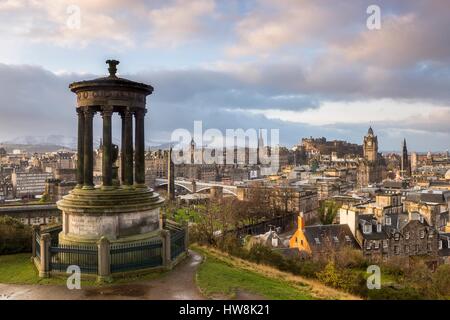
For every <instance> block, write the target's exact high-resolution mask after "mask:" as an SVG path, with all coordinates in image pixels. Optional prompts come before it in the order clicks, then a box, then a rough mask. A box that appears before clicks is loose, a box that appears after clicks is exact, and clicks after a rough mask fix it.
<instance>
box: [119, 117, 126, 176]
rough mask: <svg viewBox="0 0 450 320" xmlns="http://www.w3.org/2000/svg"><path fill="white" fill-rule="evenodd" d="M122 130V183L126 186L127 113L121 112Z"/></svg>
mask: <svg viewBox="0 0 450 320" xmlns="http://www.w3.org/2000/svg"><path fill="white" fill-rule="evenodd" d="M120 117H121V118H122V130H121V138H120V144H121V145H120V182H121V183H122V184H125V113H124V112H121V113H120Z"/></svg>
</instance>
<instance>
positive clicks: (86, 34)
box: [0, 0, 214, 50]
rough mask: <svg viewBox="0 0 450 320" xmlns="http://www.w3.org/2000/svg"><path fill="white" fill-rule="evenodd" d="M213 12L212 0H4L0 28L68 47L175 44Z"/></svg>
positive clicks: (0, 7) (196, 31) (192, 35)
mask: <svg viewBox="0 0 450 320" xmlns="http://www.w3.org/2000/svg"><path fill="white" fill-rule="evenodd" d="M213 12H214V1H213V0H192V1H188V2H186V1H181V0H176V1H170V2H169V1H151V2H149V1H144V0H138V1H133V3H132V5H130V2H129V1H126V0H111V1H107V0H95V1H94V0H77V1H72V0H57V1H54V0H41V1H36V0H8V1H6V2H2V3H0V21H1V22H0V33H3V34H5V35H15V36H19V37H22V38H24V39H27V40H31V41H32V42H37V43H50V44H52V45H58V46H62V47H68V48H80V47H81V48H82V47H86V46H88V45H99V44H100V45H103V46H106V47H110V48H114V49H116V50H124V49H125V48H127V47H128V48H129V47H133V46H136V45H139V44H140V43H141V42H142V41H143V42H145V43H148V44H150V45H151V46H168V45H169V46H177V45H180V44H182V43H184V42H186V41H191V40H192V39H193V38H195V36H196V35H198V34H201V33H203V30H205V29H206V28H205V25H204V24H203V23H202V19H203V18H205V17H208V16H211V14H212V13H213ZM78 16H79V18H80V19H78ZM77 19H78V20H79V22H80V24H79V28H78V27H74V24H73V22H74V21H78V20H77Z"/></svg>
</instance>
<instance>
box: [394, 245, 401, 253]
mask: <svg viewBox="0 0 450 320" xmlns="http://www.w3.org/2000/svg"><path fill="white" fill-rule="evenodd" d="M394 253H395V254H400V247H399V246H394Z"/></svg>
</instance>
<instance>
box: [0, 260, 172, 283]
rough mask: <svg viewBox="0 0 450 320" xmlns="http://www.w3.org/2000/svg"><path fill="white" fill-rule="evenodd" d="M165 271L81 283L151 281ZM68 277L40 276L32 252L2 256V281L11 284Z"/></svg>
mask: <svg viewBox="0 0 450 320" xmlns="http://www.w3.org/2000/svg"><path fill="white" fill-rule="evenodd" d="M165 274H166V273H165V272H154V273H148V274H144V275H135V276H130V277H126V278H120V277H118V278H117V279H114V281H113V282H112V283H104V284H100V283H97V282H96V279H94V278H93V279H90V278H89V279H82V281H81V285H82V286H83V287H86V286H108V285H111V284H126V283H132V282H138V281H149V280H153V279H156V278H159V277H162V276H164V275H165ZM66 281H67V277H64V275H61V276H58V277H55V276H52V277H51V278H39V274H38V271H37V270H36V268H35V267H34V265H33V263H32V262H31V259H30V253H20V254H11V255H4V256H0V283H9V284H42V285H49V284H52V285H65V284H66Z"/></svg>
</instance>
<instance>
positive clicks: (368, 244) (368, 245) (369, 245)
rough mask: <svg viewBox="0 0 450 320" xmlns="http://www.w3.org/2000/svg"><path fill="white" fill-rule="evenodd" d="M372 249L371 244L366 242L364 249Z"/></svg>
mask: <svg viewBox="0 0 450 320" xmlns="http://www.w3.org/2000/svg"><path fill="white" fill-rule="evenodd" d="M371 248H372V244H371V243H370V241H367V242H366V249H367V250H370V249H371Z"/></svg>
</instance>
